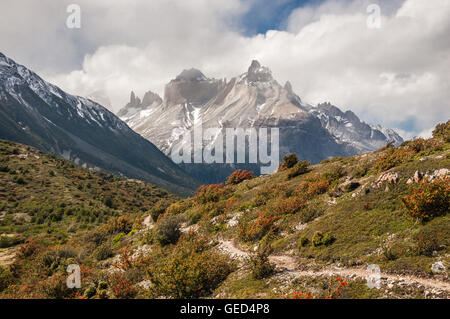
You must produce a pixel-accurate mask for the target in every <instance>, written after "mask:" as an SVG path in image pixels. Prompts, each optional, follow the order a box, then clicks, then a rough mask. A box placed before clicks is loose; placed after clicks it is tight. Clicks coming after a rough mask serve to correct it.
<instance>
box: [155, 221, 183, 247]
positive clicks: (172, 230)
mask: <svg viewBox="0 0 450 319" xmlns="http://www.w3.org/2000/svg"><path fill="white" fill-rule="evenodd" d="M180 236H181V231H180V219H179V217H178V216H164V217H163V218H162V219H160V221H159V222H158V224H157V226H156V229H155V239H156V240H157V241H158V243H159V244H160V245H162V246H165V245H169V244H176V243H177V241H178V239H179V238H180Z"/></svg>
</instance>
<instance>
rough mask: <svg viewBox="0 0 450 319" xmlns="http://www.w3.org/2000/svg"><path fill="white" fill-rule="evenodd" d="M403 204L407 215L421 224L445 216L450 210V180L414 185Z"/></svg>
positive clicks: (403, 199) (404, 198)
mask: <svg viewBox="0 0 450 319" xmlns="http://www.w3.org/2000/svg"><path fill="white" fill-rule="evenodd" d="M402 202H403V205H404V207H405V208H406V211H407V213H408V214H409V215H410V216H411V217H414V218H418V219H419V220H420V221H421V222H424V221H427V220H430V219H432V218H433V217H436V216H441V215H445V214H447V212H448V211H449V209H450V178H444V179H439V180H435V181H433V182H428V181H426V180H424V181H422V182H420V183H417V184H414V185H413V186H411V188H410V194H409V195H406V196H404V197H403V198H402Z"/></svg>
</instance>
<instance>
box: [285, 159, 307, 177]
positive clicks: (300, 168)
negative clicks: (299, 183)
mask: <svg viewBox="0 0 450 319" xmlns="http://www.w3.org/2000/svg"><path fill="white" fill-rule="evenodd" d="M309 165H311V164H310V163H309V162H308V161H299V162H297V163H296V164H295V165H294V167H292V168H291V170H290V171H289V173H288V179H291V178H294V177H296V176H299V175H301V174H305V173H307V172H308V167H309Z"/></svg>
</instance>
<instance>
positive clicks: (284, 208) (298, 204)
mask: <svg viewBox="0 0 450 319" xmlns="http://www.w3.org/2000/svg"><path fill="white" fill-rule="evenodd" d="M305 206H306V202H305V200H304V199H302V198H298V197H290V198H286V199H282V200H279V201H277V202H275V203H274V205H273V209H274V210H275V211H276V212H277V213H278V214H279V215H285V214H295V213H296V212H298V211H299V210H301V209H302V208H304V207H305Z"/></svg>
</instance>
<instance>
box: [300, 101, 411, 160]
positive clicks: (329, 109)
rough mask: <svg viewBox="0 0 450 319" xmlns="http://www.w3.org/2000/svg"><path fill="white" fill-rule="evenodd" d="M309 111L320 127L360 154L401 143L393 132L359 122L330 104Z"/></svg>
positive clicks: (400, 139)
mask: <svg viewBox="0 0 450 319" xmlns="http://www.w3.org/2000/svg"><path fill="white" fill-rule="evenodd" d="M309 111H310V113H312V114H314V115H316V116H317V117H318V118H319V119H320V121H321V123H322V126H323V127H325V128H326V129H327V130H328V131H329V132H330V133H331V134H333V135H334V136H335V137H336V138H338V139H339V140H340V141H343V142H346V143H348V144H350V145H352V146H353V147H355V148H356V149H357V150H358V152H360V153H362V152H370V151H373V150H376V149H378V148H380V147H383V146H385V145H386V143H387V142H390V141H393V142H394V143H395V144H400V143H401V142H403V139H402V137H401V136H400V135H398V134H397V133H396V132H395V131H394V130H392V129H389V128H385V127H382V126H380V125H369V124H367V123H364V122H361V121H360V119H359V118H358V117H357V116H356V115H355V113H353V112H352V111H346V112H342V111H341V110H340V109H339V108H337V107H336V106H334V105H331V104H330V103H321V104H318V105H317V107H315V108H310V110H309Z"/></svg>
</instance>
